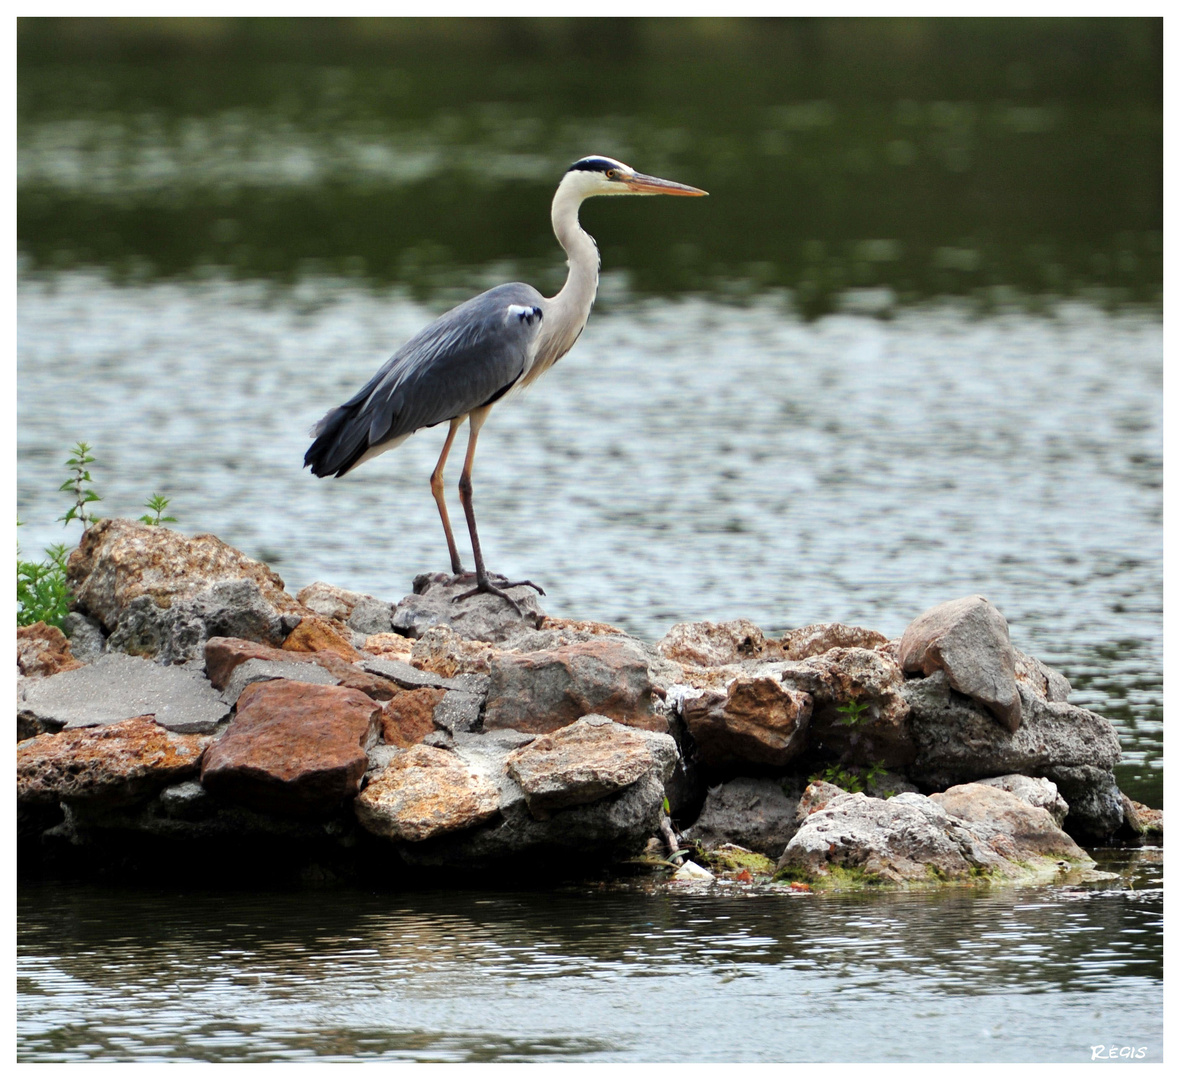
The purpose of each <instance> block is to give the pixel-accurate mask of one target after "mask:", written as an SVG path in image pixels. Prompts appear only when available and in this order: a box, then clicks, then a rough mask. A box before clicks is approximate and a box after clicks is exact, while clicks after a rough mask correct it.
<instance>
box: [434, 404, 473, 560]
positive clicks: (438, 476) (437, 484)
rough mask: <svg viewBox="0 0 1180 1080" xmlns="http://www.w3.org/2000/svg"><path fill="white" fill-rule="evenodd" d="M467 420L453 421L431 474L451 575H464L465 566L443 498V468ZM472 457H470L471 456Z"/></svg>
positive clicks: (458, 417)
mask: <svg viewBox="0 0 1180 1080" xmlns="http://www.w3.org/2000/svg"><path fill="white" fill-rule="evenodd" d="M464 419H465V418H464V417H462V416H456V417H455V419H454V420H452V421H451V430H450V431H448V432H447V441H446V442H445V443H443V448H442V453H441V454H439V455H438V464H437V465H435V467H434V472H432V473H431V474H430V490H431V491H432V492H433V493H434V501H435V504H436V505H437V506H438V516H439V517H441V518H442V525H443V532H445V533H446V534H447V551H449V552H450V554H451V573H453V574H461V573H463V564H462V563H461V562H460V561H459V549H458V548H457V547H456V546H455V534H454V533H452V532H451V519H450V517H449V516H448V515H447V502H446V499H445V498H444V497H443V467H444V466H445V465H446V463H447V455H448V454H449V453H450V452H451V443H453V442H454V441H455V432H456V431H458V430H459V426H460V425H461V424H462V423H463V420H464ZM469 456H470V455H469Z"/></svg>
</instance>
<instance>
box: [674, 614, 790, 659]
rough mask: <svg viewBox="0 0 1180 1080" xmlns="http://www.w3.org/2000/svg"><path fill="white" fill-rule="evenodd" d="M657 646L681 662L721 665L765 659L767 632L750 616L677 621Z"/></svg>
mask: <svg viewBox="0 0 1180 1080" xmlns="http://www.w3.org/2000/svg"><path fill="white" fill-rule="evenodd" d="M656 650H657V651H658V652H659V653H660V654H661V655H662V656H665V657H667V659H669V660H675V661H676V662H677V663H680V664H692V665H694V666H695V667H720V666H721V665H723V664H736V663H740V662H741V661H743V660H758V659H761V658H762V657H763V656H764V655H765V654H766V636H765V635H764V634H763V633H762V630H761V628H759V627H758V626H756V625H755V624H754V623H752V622H750V620H749V619H730V620H729V621H727V622H720V623H713V622H687V623H677V624H676V625H675V626H673V627H672V629H671V630H669V631H668V632H667V633H666V634H665V635H664V636H663V637H662V638H661V639H660V640H659V641H657V642H656ZM775 658H776V659H777V658H778V656H777V654H776V656H775Z"/></svg>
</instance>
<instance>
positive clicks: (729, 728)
mask: <svg viewBox="0 0 1180 1080" xmlns="http://www.w3.org/2000/svg"><path fill="white" fill-rule="evenodd" d="M684 720H685V723H686V724H687V725H688V730H689V732H690V733H691V734H692V737H693V739H694V740H695V741H696V744H697V749H698V751H699V753H700V756H701V760H702V761H703V762H705V764H707V765H722V764H727V763H731V762H750V763H753V764H760V765H785V764H786V763H787V762H788V761H790V760H791V759H792V758H793V757H795V756H796V755H797V754H798V753H799V751H800V750H802V749H803V746H804V740H805V739H806V733H807V727H808V723H809V721H810V720H811V698H810V696H809V695H807V694H805V693H803V692H801V691H799V690H795V689H793V688H791V687H788V686H784V685H783V684H782V683H781V682H779V680H778V679H776V678H774V677H773V676H770V675H741V676H739V677H738V678H736V679H734V680H733V681H732V682H731V683H730V684H729V686H728V687H727V688H726V689H725V690H724V691H721V690H702V691H698V692H697V693H696V694H691V695H686V696H685V698H684Z"/></svg>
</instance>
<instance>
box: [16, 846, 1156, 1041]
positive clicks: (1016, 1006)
mask: <svg viewBox="0 0 1180 1080" xmlns="http://www.w3.org/2000/svg"><path fill="white" fill-rule="evenodd" d="M1112 855H1113V858H1112V860H1111V861H1109V862H1106V863H1104V865H1105V866H1107V868H1108V871H1112V872H1115V873H1119V874H1120V878H1119V879H1118V880H1117V881H1113V882H1107V883H1104V884H1102V885H1095V886H1089V887H1077V888H1062V889H1057V888H1052V889H1032V890H1027V889H1009V890H1002V889H1001V890H993V891H972V890H962V891H960V890H955V891H953V892H950V893H942V894H936V895H915V894H908V895H895V896H883V897H875V898H868V899H864V898H860V899H851V898H840V897H818V896H800V895H798V894H787V895H781V894H780V895H773V896H771V895H764V894H758V893H743V892H742V891H741V889H740V888H738V887H735V888H733V889H723V890H721V891H720V893H719V894H718V893H717V892H714V893H711V894H708V895H691V894H690V895H669V894H667V893H661V894H654V895H648V894H646V893H644V892H638V891H618V890H605V891H603V890H587V889H581V890H578V889H574V890H565V891H562V892H561V893H560V895H559V896H558V897H557V898H556V899H557V900H558V902H554V901H555V897H554V896H553V895H552V894H548V893H528V892H497V893H480V892H457V893H456V892H417V893H410V894H405V893H402V894H398V895H396V896H389V895H373V894H368V893H363V892H352V891H347V890H334V891H332V892H331V893H329V894H317V893H310V894H309V893H302V894H301V893H273V894H256V893H255V894H248V895H244V894H241V893H234V894H226V895H221V894H207V893H200V892H194V893H184V894H181V895H176V894H172V893H160V892H153V891H151V890H146V891H145V890H139V891H134V892H132V891H125V890H118V889H110V888H101V887H98V886H75V887H72V888H69V889H63V888H61V887H59V886H56V885H53V886H26V887H24V888H23V889H22V890H21V894H20V903H19V916H18V920H19V921H18V949H19V955H20V960H19V966H18V995H19V996H18V1024H17V1053H18V1057H19V1060H21V1061H87V1060H103V1061H132V1060H134V1061H222V1062H228V1061H255V1062H257V1061H312V1060H314V1061H353V1060H387V1061H450V1062H490V1061H496V1062H522V1061H534V1062H535V1061H588V1062H611V1061H742V1062H757V1061H763V1062H770V1061H780V1062H785V1061H792V1062H805V1061H893V1062H906V1061H1078V1062H1081V1061H1089V1060H1091V1057H1092V1053H1093V1051H1092V1049H1091V1047H1093V1046H1095V1045H1103V1046H1116V1047H1122V1046H1129V1047H1134V1048H1135V1049H1136V1050H1137V1051H1138V1050H1140V1049H1142V1055H1141V1059H1142V1060H1147V1061H1160V1060H1162V1045H1163V1042H1162V1040H1163V1013H1162V1001H1161V987H1162V980H1163V965H1162V960H1161V956H1162V914H1163V912H1162V906H1163V905H1162V887H1161V886H1162V869H1163V867H1162V860H1160V853H1159V852H1152V851H1143V852H1140V853H1137V854H1136V855H1135V856H1134V857H1133V858H1130V857H1128V856H1126V855H1125V854H1122V855H1119V854H1115V853H1112ZM1131 886H1133V889H1132V888H1131Z"/></svg>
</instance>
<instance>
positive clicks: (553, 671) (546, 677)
mask: <svg viewBox="0 0 1180 1080" xmlns="http://www.w3.org/2000/svg"><path fill="white" fill-rule="evenodd" d="M488 673H489V674H490V675H491V679H492V684H491V689H490V691H489V693H488V701H487V707H486V709H485V712H484V727H485V728H486V729H487V730H489V731H491V730H495V729H501V728H513V729H515V730H517V731H526V732H533V733H537V734H542V733H548V732H550V731H556V730H557V729H558V728H562V727H565V726H566V725H567V724H572V723H573V722H574V721H575V720H577V719H578V718H579V717H581V716H586V715H588V714H592V713H593V714H597V715H601V716H607V717H609V718H610V719H611V720H615V721H617V722H618V723H620V724H626V725H628V726H629V727H639V728H646V729H647V730H649V731H667V730H668V724H667V721H666V720H665V718H664V717H663V716H662V715H661V714H659V713H657V712H656V711H655V710H654V709H653V707H652V698H651V695H652V689H653V687H652V681H651V674H650V672H649V671H648V667H647V660H646V658H645V657H644V655H643V652H642V650H641V649H640V647H639V646H638V645H636V644H633V643H631V642H629V641H625V640H620V639H618V638H608V637H604V638H598V639H594V640H591V641H584V642H578V643H577V644H574V645H565V646H561V647H559V648H556V649H546V650H542V651H540V652H531V653H514V652H495V653H493V654H492V656H491V658H490V661H489V664H488Z"/></svg>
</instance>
